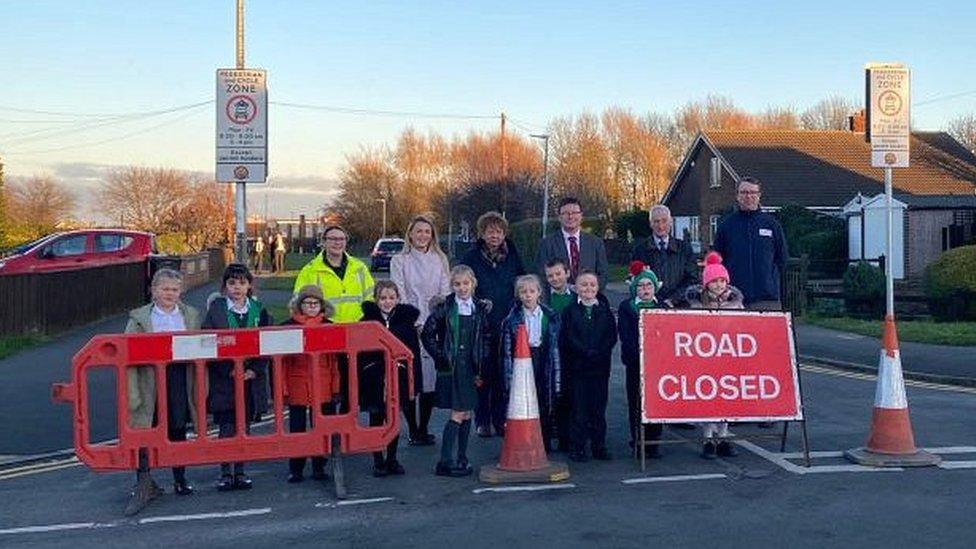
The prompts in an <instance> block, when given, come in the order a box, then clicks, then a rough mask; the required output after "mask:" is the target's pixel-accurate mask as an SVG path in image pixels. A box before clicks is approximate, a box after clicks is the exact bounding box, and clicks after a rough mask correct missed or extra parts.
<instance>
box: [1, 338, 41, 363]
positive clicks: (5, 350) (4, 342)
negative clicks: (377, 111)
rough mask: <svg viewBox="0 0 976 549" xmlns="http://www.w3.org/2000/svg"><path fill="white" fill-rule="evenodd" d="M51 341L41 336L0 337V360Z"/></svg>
mask: <svg viewBox="0 0 976 549" xmlns="http://www.w3.org/2000/svg"><path fill="white" fill-rule="evenodd" d="M49 340H50V338H49V337H47V336H40V335H21V336H0V360H2V359H4V358H7V357H8V356H12V355H14V354H17V353H19V352H20V351H23V350H24V349H30V348H31V347H34V346H35V345H40V344H41V343H44V342H45V341H49Z"/></svg>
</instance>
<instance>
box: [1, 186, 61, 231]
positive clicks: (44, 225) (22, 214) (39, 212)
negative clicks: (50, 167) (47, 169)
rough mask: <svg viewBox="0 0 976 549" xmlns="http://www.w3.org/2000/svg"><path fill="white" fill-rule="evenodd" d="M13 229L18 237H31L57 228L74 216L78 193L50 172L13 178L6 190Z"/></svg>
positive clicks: (11, 229)
mask: <svg viewBox="0 0 976 549" xmlns="http://www.w3.org/2000/svg"><path fill="white" fill-rule="evenodd" d="M6 202H7V204H6V207H7V214H8V217H9V229H10V232H11V233H12V234H13V235H14V238H15V239H16V240H31V239H34V238H39V237H41V236H44V235H45V234H48V233H50V232H52V231H54V230H55V229H56V228H57V226H58V225H59V224H60V223H62V222H65V221H68V220H70V219H71V217H72V215H73V214H74V209H75V197H74V195H73V194H72V193H71V192H70V191H69V190H68V189H67V188H65V186H64V185H63V184H61V183H60V182H58V181H56V180H55V179H54V178H52V177H48V176H33V177H29V178H27V179H22V180H11V181H10V183H9V189H8V190H7V191H6Z"/></svg>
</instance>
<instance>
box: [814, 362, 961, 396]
mask: <svg viewBox="0 0 976 549" xmlns="http://www.w3.org/2000/svg"><path fill="white" fill-rule="evenodd" d="M800 369H801V370H803V371H804V372H812V373H815V374H824V375H828V376H834V377H846V378H848V379H860V380H864V381H877V379H878V375H877V374H868V373H862V372H851V371H848V370H839V369H836V368H826V367H823V366H814V365H813V364H801V365H800ZM905 385H906V386H908V387H918V388H920V389H932V390H934V391H948V392H952V393H965V394H969V395H976V387H960V386H957V385H945V384H941V383H931V382H928V381H916V380H913V379H906V380H905Z"/></svg>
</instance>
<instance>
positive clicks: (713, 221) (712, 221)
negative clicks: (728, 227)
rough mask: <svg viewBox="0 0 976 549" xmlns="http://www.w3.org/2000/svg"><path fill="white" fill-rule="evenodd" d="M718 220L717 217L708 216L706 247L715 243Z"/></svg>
mask: <svg viewBox="0 0 976 549" xmlns="http://www.w3.org/2000/svg"><path fill="white" fill-rule="evenodd" d="M718 220H719V216H717V215H710V216H708V245H709V246H711V245H712V244H713V243H714V242H715V233H717V232H718Z"/></svg>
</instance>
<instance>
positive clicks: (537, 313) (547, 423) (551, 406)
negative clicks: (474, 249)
mask: <svg viewBox="0 0 976 549" xmlns="http://www.w3.org/2000/svg"><path fill="white" fill-rule="evenodd" d="M515 293H516V295H517V296H518V297H517V300H516V302H515V304H514V305H513V306H512V310H511V311H510V312H509V313H508V316H506V317H505V320H504V321H502V330H501V333H502V360H503V362H504V378H505V392H506V394H508V393H510V392H511V388H512V375H513V372H514V365H515V362H514V358H515V346H516V339H515V338H516V335H517V334H518V329H519V327H520V326H525V329H526V332H527V334H528V336H529V354H530V356H531V358H532V371H533V373H534V381H535V394H536V398H537V400H538V406H539V420H540V423H541V425H542V442H543V445H544V446H545V450H546V452H550V451H552V447H551V444H552V439H553V436H554V434H555V429H554V427H555V421H554V419H555V418H554V416H555V411H556V403H557V400H558V398H559V394H560V393H561V392H562V387H561V386H560V375H559V371H560V363H559V322H560V318H559V315H557V314H556V313H555V311H553V310H552V309H550V308H549V307H547V306H546V305H543V304H542V303H541V302H540V297H541V294H542V284H541V283H540V282H539V278H538V277H537V276H536V275H534V274H529V275H522V276H520V277H518V279H516V280H515Z"/></svg>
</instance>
